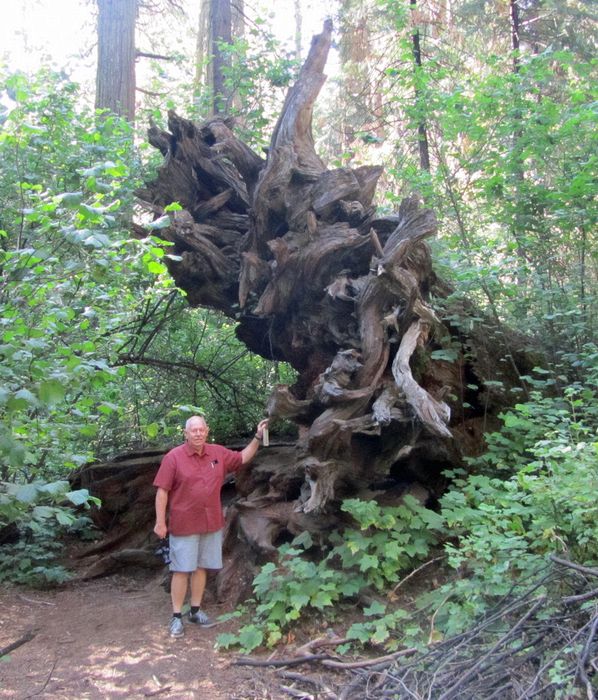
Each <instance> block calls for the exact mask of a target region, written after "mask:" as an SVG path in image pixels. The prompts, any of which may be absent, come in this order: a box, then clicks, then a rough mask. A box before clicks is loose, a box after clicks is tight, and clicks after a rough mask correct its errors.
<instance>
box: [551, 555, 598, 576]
mask: <svg viewBox="0 0 598 700" xmlns="http://www.w3.org/2000/svg"><path fill="white" fill-rule="evenodd" d="M550 559H551V560H552V561H553V562H555V564H560V565H561V566H567V567H568V568H570V569H573V570H574V571H579V572H581V573H582V574H588V575H589V576H598V569H594V568H592V567H589V566H582V565H581V564H575V563H574V562H572V561H569V560H568V559H561V558H560V557H557V556H556V554H551V555H550Z"/></svg>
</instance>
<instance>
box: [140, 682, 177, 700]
mask: <svg viewBox="0 0 598 700" xmlns="http://www.w3.org/2000/svg"><path fill="white" fill-rule="evenodd" d="M171 688H172V686H171V685H165V686H164V687H163V688H158V689H157V690H148V691H147V692H146V693H143V696H144V697H146V698H153V697H155V696H156V695H160V694H162V693H167V692H168V691H169V690H170V689H171Z"/></svg>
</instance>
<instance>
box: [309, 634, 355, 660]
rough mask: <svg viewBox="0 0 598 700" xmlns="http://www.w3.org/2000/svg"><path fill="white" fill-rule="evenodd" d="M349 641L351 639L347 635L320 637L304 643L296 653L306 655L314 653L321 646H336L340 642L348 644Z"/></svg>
mask: <svg viewBox="0 0 598 700" xmlns="http://www.w3.org/2000/svg"><path fill="white" fill-rule="evenodd" d="M349 641H351V640H349V639H347V638H346V637H336V636H335V637H328V636H324V637H318V638H317V639H312V640H310V641H309V642H306V643H305V644H302V645H301V646H300V647H297V649H296V650H295V653H296V654H297V656H304V655H305V654H313V653H314V652H315V650H316V649H319V648H320V647H336V646H338V645H339V644H346V643H347V642H349Z"/></svg>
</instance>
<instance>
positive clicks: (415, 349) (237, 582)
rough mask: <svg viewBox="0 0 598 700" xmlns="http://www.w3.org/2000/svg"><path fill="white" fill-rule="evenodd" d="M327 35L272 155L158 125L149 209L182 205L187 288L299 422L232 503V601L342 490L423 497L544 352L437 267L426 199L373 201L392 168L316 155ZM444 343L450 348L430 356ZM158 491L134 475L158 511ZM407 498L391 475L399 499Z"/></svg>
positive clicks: (119, 494)
mask: <svg viewBox="0 0 598 700" xmlns="http://www.w3.org/2000/svg"><path fill="white" fill-rule="evenodd" d="M331 37H332V27H331V24H330V23H326V24H325V26H324V30H323V32H322V33H321V34H320V35H318V36H317V37H314V40H313V42H312V47H311V49H310V52H309V55H308V58H307V60H306V62H305V64H304V66H303V68H302V70H301V72H300V74H299V77H298V79H297V82H296V83H295V85H294V86H293V87H292V88H291V89H290V90H289V92H288V95H287V98H286V101H285V103H284V105H283V108H282V111H281V114H280V117H279V119H278V122H277V125H276V127H275V129H274V131H273V134H272V139H271V143H270V147H269V148H268V151H267V157H266V159H265V160H264V159H263V158H261V157H260V156H258V155H257V154H255V153H254V152H253V151H252V150H251V149H250V148H248V147H247V146H246V145H245V144H243V143H242V142H241V141H240V140H239V139H238V138H237V137H236V136H235V135H234V133H233V122H232V120H230V119H222V118H215V119H211V120H208V121H206V122H205V123H203V124H195V123H193V122H191V121H189V120H187V119H184V118H182V117H180V116H178V115H177V114H175V113H174V112H170V113H169V120H168V124H169V127H168V128H169V130H168V131H160V130H158V129H157V128H156V127H155V126H153V125H152V127H151V128H150V131H149V139H150V142H151V143H152V144H153V145H155V146H156V147H157V148H158V149H159V150H160V152H161V153H162V154H163V155H164V163H163V165H162V167H161V168H160V169H159V171H158V174H157V177H156V179H155V180H154V181H153V182H151V183H148V184H147V185H146V186H145V188H144V189H142V190H141V191H140V192H139V197H140V199H141V200H144V201H145V202H146V205H145V206H146V208H147V209H148V211H151V212H153V213H154V215H155V216H156V217H159V216H163V215H164V210H165V207H166V206H167V205H168V204H170V203H171V202H173V201H178V202H180V203H181V205H182V206H183V211H178V212H173V213H171V214H170V215H169V216H170V221H171V223H170V226H168V227H166V228H163V229H161V235H162V236H163V237H164V238H165V239H166V240H169V241H171V242H172V243H173V244H174V245H173V246H172V249H171V250H170V252H172V253H174V259H170V258H169V259H168V261H167V264H168V267H169V270H170V272H171V274H172V275H173V277H174V279H175V280H176V282H177V284H178V285H179V286H180V287H182V288H183V289H184V290H185V291H186V292H187V298H188V300H189V303H190V304H191V305H193V306H208V307H211V308H214V309H218V310H220V311H222V312H223V313H225V314H227V315H228V316H230V317H231V318H232V317H234V318H235V319H236V320H237V321H238V326H237V335H238V337H239V338H240V339H241V340H242V341H243V342H244V343H245V344H246V345H247V347H248V348H249V349H250V350H252V351H254V352H257V353H259V354H260V355H262V356H264V357H267V358H270V359H276V360H284V361H286V362H288V363H290V364H291V365H292V366H293V367H294V368H295V370H296V371H297V380H296V382H295V383H294V384H293V386H277V387H275V388H274V389H273V391H272V394H271V396H270V398H269V400H268V401H267V409H268V412H269V414H270V415H271V416H272V418H273V420H274V426H275V425H276V423H275V421H276V419H277V418H278V417H280V418H285V419H290V420H292V421H293V422H294V423H295V424H296V425H297V430H298V438H297V440H296V443H295V444H294V445H292V446H290V447H289V446H285V447H282V446H277V447H275V448H269V450H267V451H266V450H264V451H262V452H261V453H260V456H259V457H258V460H257V463H256V465H255V468H254V469H253V470H252V471H251V472H250V473H248V474H243V475H241V476H240V477H239V478H238V480H237V487H238V489H239V494H240V500H238V501H237V502H234V503H231V504H229V505H230V507H229V509H228V518H227V533H226V537H225V552H226V563H225V569H224V571H223V572H222V573H221V575H220V576H219V577H218V579H217V589H218V593H219V596H220V597H224V598H228V599H236V598H238V597H239V596H241V595H243V592H247V591H248V590H249V588H248V587H249V584H250V581H251V573H252V571H253V570H254V569H255V566H256V565H257V564H258V563H259V562H260V561H264V560H267V559H268V558H270V557H272V556H273V553H274V551H275V547H276V545H277V543H278V541H284V540H286V539H289V538H291V537H292V536H293V535H294V534H296V533H297V532H300V531H302V530H304V529H308V530H310V531H312V532H313V533H315V534H317V533H320V532H322V531H324V530H326V529H330V528H333V527H335V525H336V524H337V523H338V518H339V511H338V507H337V506H338V503H339V501H340V500H341V499H342V498H344V497H346V496H355V495H362V496H363V497H366V498H378V499H380V500H383V499H384V490H382V492H381V491H380V490H379V489H377V488H374V487H373V484H376V483H377V484H379V483H388V484H391V485H392V484H393V483H394V484H408V485H411V486H414V492H418V491H419V492H421V493H422V494H424V495H423V497H422V498H423V500H424V501H425V500H428V499H433V498H434V497H435V496H437V495H439V494H440V492H441V490H442V488H443V487H444V484H445V480H444V477H443V476H442V473H443V472H444V471H445V470H446V469H448V468H451V467H455V466H462V458H463V456H464V455H471V454H476V453H477V452H479V451H480V450H481V448H482V446H483V432H484V430H486V429H492V428H493V427H494V426H495V425H496V416H497V415H498V413H499V412H500V411H501V410H502V409H503V408H504V407H505V406H506V405H508V403H509V401H511V400H512V398H513V396H514V394H512V393H511V392H510V390H511V388H513V387H517V386H519V387H521V380H520V375H522V374H527V372H528V370H529V369H530V368H531V367H532V366H534V365H535V364H537V362H538V358H537V357H534V356H532V355H530V354H529V352H528V351H527V350H526V343H525V342H524V340H523V339H522V338H521V337H520V336H517V335H515V334H513V333H512V332H510V331H506V330H505V329H504V328H501V327H500V326H499V325H498V324H497V322H496V321H495V320H492V319H488V318H485V317H484V316H483V315H482V314H480V313H479V312H478V311H477V310H476V309H475V308H474V306H473V305H472V304H470V303H469V302H464V301H463V300H455V299H454V298H453V296H452V290H451V288H450V286H449V285H448V284H446V283H445V282H444V281H443V280H441V279H439V278H438V277H437V276H436V274H435V272H434V269H433V264H432V256H431V252H430V249H429V247H428V244H427V242H426V240H427V239H428V238H429V237H431V236H433V235H434V234H435V233H436V229H437V223H436V219H435V216H434V214H433V212H431V211H430V210H428V209H426V208H425V207H423V206H422V205H421V203H420V201H419V200H418V198H417V197H416V196H412V197H407V198H406V199H405V200H403V202H402V203H401V205H400V207H399V211H398V212H396V213H393V214H389V215H385V216H380V215H377V214H376V211H375V205H374V201H375V191H376V185H377V182H378V180H379V178H380V175H381V173H382V168H381V167H380V166H378V165H373V166H362V167H359V168H339V169H328V168H327V167H326V165H325V163H324V162H323V161H322V159H321V158H320V157H319V156H318V154H317V153H316V151H315V147H314V139H313V136H312V131H311V119H312V110H313V105H314V102H315V100H316V98H317V95H318V93H319V90H320V88H321V86H322V84H323V83H324V81H325V75H324V67H325V63H326V57H327V53H328V50H329V47H330V43H331ZM138 232H139V228H136V229H135V235H138ZM461 319H463V321H461ZM445 348H450V350H451V353H452V355H453V356H454V360H452V361H449V360H448V359H434V357H433V352H434V351H435V350H443V349H445ZM444 355H445V358H446V357H447V354H446V353H445V354H444ZM503 360H504V361H503ZM476 386H477V387H478V388H477V389H476V388H475V387H476ZM132 467H133V465H129V466H128V467H127V466H126V465H125V464H123V465H122V469H123V474H126V473H127V469H132ZM108 471H109V470H108ZM101 472H102V470H101V469H99V470H98V471H96V474H98V475H99V474H100V473H101ZM130 475H131V477H132V476H133V475H134V470H133V471H132V472H130ZM110 478H114V476H113V475H112V477H110ZM110 478H108V477H107V480H100V482H99V483H98V489H99V490H101V491H102V493H103V494H104V496H105V497H106V498H107V499H108V500H110V499H113V500H114V503H115V505H114V506H113V511H112V512H113V513H114V517H115V518H116V519H117V520H118V521H119V523H120V527H121V531H122V530H123V528H125V527H126V523H125V522H124V519H123V516H122V513H123V511H122V510H121V509H125V510H126V508H128V507H132V504H131V498H132V494H131V492H130V490H129V489H128V487H127V486H126V485H125V484H124V483H123V482H122V481H120V482H118V479H117V480H116V482H111V481H110ZM127 478H130V477H127ZM144 478H146V477H144ZM131 483H135V480H134V478H133V480H132V482H131ZM117 484H118V486H117ZM415 487H417V488H415ZM150 494H151V488H149V487H148V486H147V484H146V485H144V486H143V487H141V486H140V492H139V496H140V499H141V502H142V503H144V507H146V508H147V511H148V513H149V514H150V517H153V506H152V504H151V503H150ZM401 494H402V491H400V490H397V489H393V487H392V486H389V487H388V488H387V489H386V495H387V496H388V499H389V500H390V501H393V499H395V497H396V498H400V497H401ZM133 500H134V497H133ZM108 519H109V518H106V517H105V516H103V520H102V523H103V525H104V526H105V527H107V526H108V525H107V520H108ZM121 520H122V522H121ZM147 527H148V528H149V525H148V526H147ZM125 542H126V545H127V548H129V549H136V548H139V547H143V546H144V545H143V544H140V543H139V542H132V541H131V540H130V538H129V537H126V538H124V540H122V541H121V543H120V545H119V546H123V544H124V543H125Z"/></svg>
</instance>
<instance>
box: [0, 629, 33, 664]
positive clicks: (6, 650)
mask: <svg viewBox="0 0 598 700" xmlns="http://www.w3.org/2000/svg"><path fill="white" fill-rule="evenodd" d="M36 635H37V630H27V632H25V634H23V635H22V636H21V637H19V639H17V640H15V641H14V642H11V643H10V644H7V645H6V646H4V647H2V648H1V649H0V658H2V657H3V656H6V655H7V654H10V652H11V651H14V650H15V649H18V648H19V647H21V646H23V644H27V642H30V641H31V640H32V639H34V638H35V636H36Z"/></svg>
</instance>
